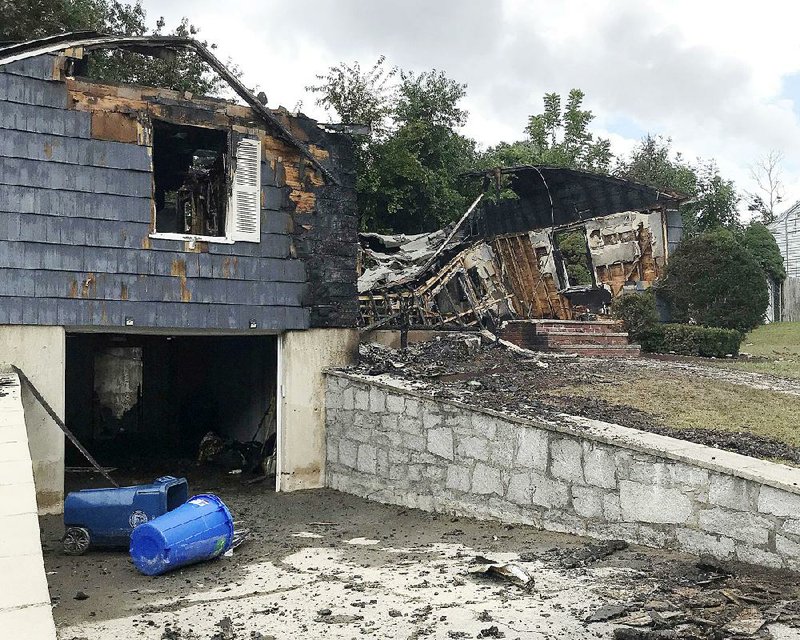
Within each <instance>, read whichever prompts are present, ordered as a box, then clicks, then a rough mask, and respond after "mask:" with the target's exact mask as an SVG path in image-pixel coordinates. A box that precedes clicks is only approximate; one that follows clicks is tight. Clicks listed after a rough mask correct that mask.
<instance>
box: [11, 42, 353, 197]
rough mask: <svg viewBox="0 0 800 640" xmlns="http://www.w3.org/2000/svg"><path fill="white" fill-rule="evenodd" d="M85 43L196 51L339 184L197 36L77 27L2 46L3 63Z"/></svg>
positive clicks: (149, 52)
mask: <svg viewBox="0 0 800 640" xmlns="http://www.w3.org/2000/svg"><path fill="white" fill-rule="evenodd" d="M77 47H82V48H83V49H84V51H94V50H98V49H99V50H102V49H127V50H129V51H134V52H136V53H141V54H144V55H151V56H152V55H157V54H158V52H159V51H163V50H165V49H166V50H171V51H194V52H195V53H196V54H197V55H198V56H200V58H201V59H202V60H203V61H204V62H206V64H208V65H209V66H210V67H211V68H212V69H213V70H214V71H216V72H217V73H218V74H219V76H220V77H221V78H222V79H223V80H225V82H227V83H228V85H230V87H231V88H232V89H233V90H234V91H235V92H236V93H237V94H238V95H239V97H240V98H241V99H242V100H244V101H245V102H246V103H247V104H248V106H249V107H250V108H251V109H253V111H254V112H255V114H256V115H257V116H259V117H260V118H261V119H262V120H264V121H265V122H266V123H267V124H268V125H269V126H270V127H272V129H274V131H275V132H276V134H277V136H278V137H279V138H281V139H283V140H284V142H287V143H289V144H290V145H292V146H293V147H295V148H296V149H298V150H299V151H300V153H302V154H303V156H305V158H306V159H307V160H308V161H309V162H311V164H312V165H314V167H316V168H317V169H318V170H319V171H320V172H321V173H322V174H323V175H324V176H325V177H326V178H327V179H328V180H329V181H330V182H332V183H333V184H339V181H338V180H336V178H335V177H334V176H333V174H332V173H331V172H330V171H329V170H328V169H327V168H326V167H324V166H323V165H322V164H321V163H320V162H319V160H317V158H315V157H314V155H313V154H312V153H311V151H309V149H308V147H307V146H306V145H305V144H303V142H302V141H300V140H299V139H298V138H296V137H295V136H294V135H293V134H292V133H291V132H290V131H289V130H288V129H287V128H286V127H285V126H284V125H283V123H282V122H281V121H280V120H279V119H278V118H277V117H276V116H275V114H274V113H273V112H272V111H271V110H270V109H268V108H267V107H265V106H264V105H263V104H261V102H259V101H258V98H256V96H254V95H253V93H252V91H250V90H249V89H248V88H247V87H245V86H244V85H243V84H242V82H241V81H240V80H239V78H237V77H236V76H235V75H234V74H233V73H232V72H231V71H230V70H229V69H228V68H227V67H226V66H225V65H224V64H223V63H222V62H220V60H219V59H218V58H217V57H216V56H215V55H214V54H213V53H211V51H210V49H209V48H208V47H206V46H205V45H204V44H202V43H201V42H198V41H197V40H195V39H194V38H185V37H178V36H111V35H106V34H102V33H97V32H95V31H75V32H71V33H63V34H59V35H55V36H48V37H46V38H39V39H37V40H29V41H27V42H21V43H18V44H12V45H8V46H4V47H0V66H2V65H5V64H9V63H12V62H17V61H18V60H25V59H27V58H34V57H36V56H40V55H45V54H50V53H58V52H60V51H64V50H66V49H72V48H77Z"/></svg>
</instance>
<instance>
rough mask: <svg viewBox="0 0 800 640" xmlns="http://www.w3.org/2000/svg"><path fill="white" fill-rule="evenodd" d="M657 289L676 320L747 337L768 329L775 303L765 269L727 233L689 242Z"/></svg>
mask: <svg viewBox="0 0 800 640" xmlns="http://www.w3.org/2000/svg"><path fill="white" fill-rule="evenodd" d="M657 286H658V291H659V293H661V294H663V296H664V298H665V299H666V301H667V302H668V303H669V306H670V311H671V312H672V318H673V320H675V321H677V322H681V323H687V322H689V321H690V320H691V321H694V322H696V323H697V324H699V325H704V326H707V327H720V328H723V329H736V330H737V331H739V332H740V333H742V334H744V333H747V332H749V331H751V330H752V329H755V328H756V327H757V326H758V325H760V324H761V323H762V321H763V319H764V313H765V312H766V310H767V302H768V299H769V294H768V293H767V280H766V278H765V277H764V271H763V270H762V268H761V265H760V264H759V263H758V261H757V260H756V259H755V258H754V257H753V256H752V255H751V253H750V252H749V251H748V250H747V249H746V248H745V247H744V246H743V245H742V244H740V243H739V242H738V241H737V240H736V238H735V237H734V235H733V234H732V233H731V232H730V231H727V230H725V229H717V230H715V231H709V232H706V233H703V234H700V235H698V236H694V237H691V238H687V239H685V240H684V241H683V242H682V243H681V245H680V246H679V247H678V249H677V251H675V253H674V254H673V255H672V256H670V259H669V263H668V264H667V270H666V277H665V278H664V280H663V281H662V282H660V283H659V284H658V285H657Z"/></svg>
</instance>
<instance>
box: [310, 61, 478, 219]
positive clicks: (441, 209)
mask: <svg viewBox="0 0 800 640" xmlns="http://www.w3.org/2000/svg"><path fill="white" fill-rule="evenodd" d="M395 75H397V76H398V78H399V82H398V83H397V84H391V80H392V78H393V77H394V76H395ZM317 80H318V81H319V84H317V85H315V86H311V87H307V89H308V90H309V91H311V92H312V93H315V94H317V99H316V103H317V104H318V105H321V106H323V107H326V108H329V109H332V110H333V111H335V112H336V115H337V116H338V117H339V119H340V120H342V121H344V122H359V121H360V123H362V124H368V125H370V126H371V128H372V133H371V134H370V135H369V136H364V137H361V138H359V139H358V140H357V142H358V157H357V163H358V179H357V191H358V207H359V214H360V217H361V227H362V229H368V230H373V231H393V232H398V233H420V232H424V231H432V230H434V229H437V228H440V227H442V226H444V225H446V224H447V223H448V222H451V221H452V220H455V219H457V218H458V217H459V216H461V214H462V213H463V212H464V211H465V210H466V208H467V207H468V206H469V195H471V194H469V193H468V192H467V191H466V190H465V189H463V187H462V185H461V182H460V179H459V175H460V174H462V173H463V172H464V171H466V170H468V169H470V168H472V167H473V166H474V158H475V142H474V141H473V140H470V139H468V138H466V137H464V136H463V135H461V134H460V133H459V132H458V130H459V129H460V127H461V126H462V125H463V124H464V122H465V120H466V117H467V113H466V111H464V110H463V109H462V108H461V107H460V106H459V103H460V102H461V100H462V98H463V97H464V95H465V93H466V85H463V84H459V83H458V82H456V81H454V80H451V79H450V78H448V77H447V76H446V75H445V74H444V73H442V72H441V71H436V70H432V71H428V72H424V73H419V74H415V73H411V72H405V71H399V70H396V69H394V68H391V69H388V68H386V67H385V60H384V58H383V57H381V58H379V59H378V61H377V62H376V64H375V65H373V66H372V67H371V68H370V70H369V71H367V72H363V71H362V70H361V68H360V66H359V65H358V64H357V63H356V64H353V65H346V64H339V65H337V66H336V67H331V68H330V69H329V70H328V72H327V73H326V74H323V75H320V76H317ZM465 193H466V195H465ZM473 197H474V196H473Z"/></svg>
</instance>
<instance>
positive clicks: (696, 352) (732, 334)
mask: <svg viewBox="0 0 800 640" xmlns="http://www.w3.org/2000/svg"><path fill="white" fill-rule="evenodd" d="M741 342H742V334H741V333H739V332H738V331H736V330H735V329H719V328H717V327H701V326H699V325H693V324H659V325H655V326H653V327H651V328H650V329H649V330H648V331H646V332H645V333H644V334H642V335H641V336H640V337H639V343H640V344H641V345H642V349H643V350H644V351H649V352H651V353H677V354H679V355H682V356H703V357H706V358H711V357H715V358H724V357H725V356H727V355H728V354H731V355H734V356H736V355H738V354H739V345H740V344H741Z"/></svg>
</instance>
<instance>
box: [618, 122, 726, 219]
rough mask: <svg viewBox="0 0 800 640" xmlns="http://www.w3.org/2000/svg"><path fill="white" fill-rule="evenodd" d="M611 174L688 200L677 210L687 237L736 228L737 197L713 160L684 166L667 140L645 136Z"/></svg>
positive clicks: (681, 157)
mask: <svg viewBox="0 0 800 640" xmlns="http://www.w3.org/2000/svg"><path fill="white" fill-rule="evenodd" d="M614 174H615V175H616V176H618V177H620V178H625V179H627V180H633V181H636V182H641V183H642V184H646V185H648V186H651V187H653V188H655V189H659V190H661V191H665V192H677V193H681V194H683V195H686V196H688V197H689V198H691V200H690V201H689V202H687V203H685V204H683V205H682V206H681V217H682V218H683V225H684V232H685V234H687V235H692V234H696V233H700V232H703V231H707V230H709V229H715V228H718V227H725V228H728V229H731V230H736V229H738V228H739V214H738V212H737V205H738V202H739V196H738V194H737V193H736V188H735V186H734V184H733V182H732V181H731V180H725V179H724V178H723V177H722V176H721V175H720V173H719V169H718V167H717V165H716V163H715V162H714V161H713V160H701V159H698V160H697V162H696V163H695V164H690V163H689V162H687V161H686V160H685V159H684V157H683V156H682V155H681V154H680V153H679V152H673V151H672V140H671V139H670V138H665V137H663V136H653V135H650V134H648V135H646V136H645V137H644V138H642V140H641V142H640V143H639V144H638V145H637V147H636V148H635V149H634V150H633V152H632V153H631V155H630V156H629V157H628V158H627V159H621V160H619V161H617V165H616V167H615V169H614Z"/></svg>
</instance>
